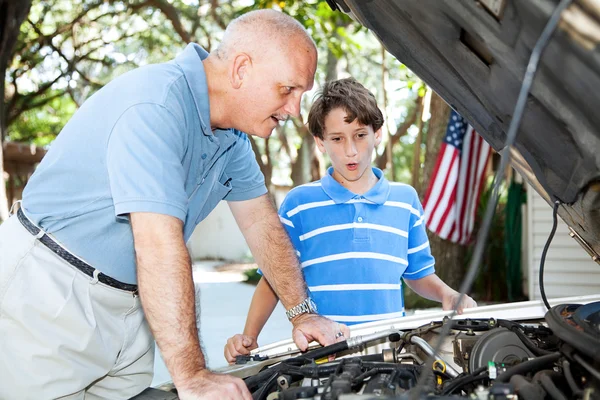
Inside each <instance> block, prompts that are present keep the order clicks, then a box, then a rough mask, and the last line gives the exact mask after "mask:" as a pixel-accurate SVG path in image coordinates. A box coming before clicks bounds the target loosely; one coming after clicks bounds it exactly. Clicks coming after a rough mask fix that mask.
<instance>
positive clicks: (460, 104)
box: [329, 0, 600, 262]
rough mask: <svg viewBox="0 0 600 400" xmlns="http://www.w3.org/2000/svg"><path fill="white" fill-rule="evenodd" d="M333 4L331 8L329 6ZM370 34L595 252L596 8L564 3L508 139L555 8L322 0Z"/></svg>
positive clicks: (598, 232)
mask: <svg viewBox="0 0 600 400" xmlns="http://www.w3.org/2000/svg"><path fill="white" fill-rule="evenodd" d="M334 1H335V5H334V4H333V3H334ZM329 3H330V5H332V6H338V7H339V9H341V10H342V11H344V12H346V13H349V14H351V15H352V16H353V17H354V18H355V19H356V20H358V21H359V22H360V23H361V24H363V25H364V26H365V27H367V28H368V29H370V30H371V31H372V32H373V33H374V34H375V35H376V36H377V37H378V38H379V40H380V41H381V42H382V43H383V44H384V46H385V47H386V48H387V50H388V51H389V52H390V53H392V54H393V55H394V56H395V57H396V58H397V59H398V60H399V61H400V62H402V63H404V64H405V65H406V66H407V67H408V68H410V69H411V70H412V71H413V72H414V73H416V74H417V75H418V76H419V77H420V78H421V79H423V80H424V81H425V82H426V83H427V84H428V85H429V86H431V87H432V88H433V89H434V90H435V91H436V92H437V93H438V94H439V95H440V96H441V97H442V98H443V99H444V100H445V101H446V102H447V103H448V104H450V106H451V107H452V108H454V109H455V110H456V111H458V112H459V113H460V114H461V115H463V116H464V117H465V118H466V119H467V120H468V121H469V122H470V123H471V124H472V125H473V126H474V127H475V129H476V130H477V131H478V132H479V133H480V134H481V135H482V136H483V137H484V138H485V139H486V140H487V141H488V142H489V143H490V144H491V145H492V147H493V148H494V149H495V150H496V151H498V152H501V153H502V152H506V151H510V153H511V155H512V157H513V158H512V164H513V166H514V167H515V168H516V169H517V170H518V171H519V172H520V173H521V174H522V175H523V176H524V177H525V179H526V180H527V181H528V182H529V183H530V184H531V185H532V186H533V187H534V188H535V190H536V191H538V192H539V193H540V194H541V195H542V197H544V199H546V201H547V202H548V203H550V204H552V202H553V201H554V200H560V201H561V202H562V203H565V204H563V205H562V206H561V207H559V211H558V213H559V215H560V216H561V217H562V218H563V220H564V221H565V222H566V223H567V224H568V225H569V227H570V228H571V235H572V236H573V237H574V238H575V239H576V240H578V242H579V243H580V244H581V245H582V246H583V247H584V249H586V251H587V252H588V253H589V254H590V256H592V258H593V259H594V260H595V261H596V262H598V254H600V241H599V240H598V239H599V238H600V183H599V181H598V178H599V177H600V51H599V50H598V46H597V43H598V42H600V0H579V1H574V2H573V4H571V6H570V7H569V8H568V9H566V10H565V11H564V12H563V14H562V19H561V22H560V24H559V26H558V28H557V30H556V31H555V34H554V35H553V37H552V39H551V40H550V42H549V43H548V45H547V47H546V49H545V51H544V53H543V54H542V58H541V61H540V65H539V67H538V69H537V73H536V76H535V80H534V83H533V86H532V88H531V91H530V94H529V98H528V101H527V106H526V109H525V113H524V116H523V119H522V122H521V126H520V129H519V133H518V136H517V140H516V143H515V145H514V146H513V148H510V149H505V148H504V143H505V140H506V134H507V131H508V128H509V125H510V122H511V119H512V114H513V111H514V107H515V104H516V100H517V97H518V93H519V90H520V88H521V83H522V80H523V76H524V74H525V69H526V66H527V63H528V61H529V57H530V54H531V51H532V49H533V47H534V45H535V43H536V41H537V40H538V38H539V36H540V34H541V32H542V30H543V29H544V26H545V24H546V22H547V21H548V20H549V18H550V15H551V14H552V12H553V10H554V8H555V7H556V6H557V4H558V0H519V1H511V0H479V1H478V0H329Z"/></svg>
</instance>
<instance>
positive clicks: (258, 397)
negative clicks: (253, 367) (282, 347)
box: [252, 372, 279, 400]
mask: <svg viewBox="0 0 600 400" xmlns="http://www.w3.org/2000/svg"><path fill="white" fill-rule="evenodd" d="M278 375H279V373H277V372H275V373H273V375H272V376H271V377H270V378H269V379H267V381H266V382H265V384H264V385H262V387H261V388H260V389H258V390H257V391H256V392H254V393H252V400H262V399H263V398H265V397H266V396H267V395H268V392H269V389H270V387H271V386H272V385H273V383H274V382H275V381H276V379H277V376H278Z"/></svg>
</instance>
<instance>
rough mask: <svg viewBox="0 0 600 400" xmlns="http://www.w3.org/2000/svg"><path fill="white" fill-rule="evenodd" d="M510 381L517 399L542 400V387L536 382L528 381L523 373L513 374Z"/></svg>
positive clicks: (543, 393) (544, 396)
mask: <svg viewBox="0 0 600 400" xmlns="http://www.w3.org/2000/svg"><path fill="white" fill-rule="evenodd" d="M510 383H511V385H513V386H514V388H515V392H516V393H517V394H518V395H519V399H523V400H544V399H545V398H546V392H545V391H544V389H542V387H541V386H540V385H538V384H536V383H531V382H529V381H528V380H527V379H525V377H524V376H523V375H513V376H512V378H510Z"/></svg>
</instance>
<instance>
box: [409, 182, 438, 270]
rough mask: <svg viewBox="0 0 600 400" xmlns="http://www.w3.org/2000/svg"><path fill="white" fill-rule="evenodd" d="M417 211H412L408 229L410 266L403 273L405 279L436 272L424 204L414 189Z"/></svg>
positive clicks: (413, 202) (414, 207) (414, 205)
mask: <svg viewBox="0 0 600 400" xmlns="http://www.w3.org/2000/svg"><path fill="white" fill-rule="evenodd" d="M412 206H413V209H414V210H416V213H411V215H410V221H409V231H408V254H407V258H408V267H407V268H406V271H404V274H403V275H402V277H403V278H405V279H421V278H424V277H426V276H428V275H431V274H434V273H435V259H434V258H433V256H432V255H431V248H430V247H429V238H428V237H427V231H426V229H425V223H424V217H423V206H422V205H421V202H420V201H419V197H418V195H417V192H416V191H414V199H413V201H412Z"/></svg>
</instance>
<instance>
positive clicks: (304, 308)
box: [285, 297, 317, 321]
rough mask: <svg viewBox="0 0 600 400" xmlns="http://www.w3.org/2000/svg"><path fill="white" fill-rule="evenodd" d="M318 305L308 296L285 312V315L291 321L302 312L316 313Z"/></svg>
mask: <svg viewBox="0 0 600 400" xmlns="http://www.w3.org/2000/svg"><path fill="white" fill-rule="evenodd" d="M316 312H317V307H316V305H315V303H314V301H313V300H312V299H311V298H310V297H307V298H306V299H304V301H303V302H302V303H300V304H298V305H296V306H294V307H292V308H290V309H289V310H287V311H286V312H285V315H286V316H287V317H288V319H289V320H290V321H291V320H292V319H293V318H295V317H297V316H298V315H300V314H308V313H316Z"/></svg>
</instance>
